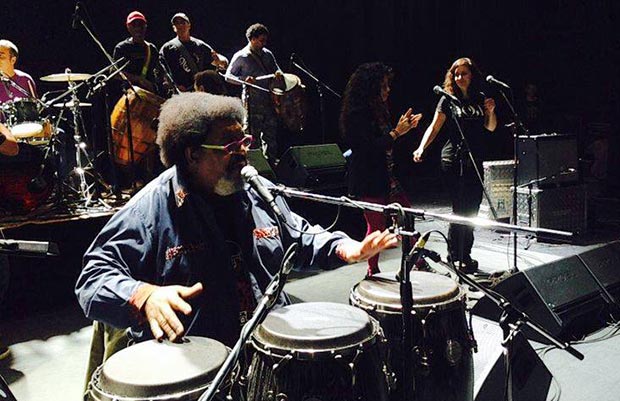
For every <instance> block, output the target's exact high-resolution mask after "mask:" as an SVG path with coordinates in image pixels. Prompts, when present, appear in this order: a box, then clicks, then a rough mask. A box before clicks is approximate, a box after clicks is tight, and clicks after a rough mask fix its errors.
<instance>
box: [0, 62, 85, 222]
mask: <svg viewBox="0 0 620 401" xmlns="http://www.w3.org/2000/svg"><path fill="white" fill-rule="evenodd" d="M90 78H91V75H90V74H75V73H71V72H70V71H69V70H67V71H66V72H65V73H60V74H52V75H47V76H44V77H42V78H41V81H44V82H50V83H66V84H68V85H69V91H68V92H66V93H64V94H63V95H62V96H61V97H59V98H56V99H53V100H51V101H49V102H45V101H44V100H42V99H45V96H43V98H42V99H37V98H33V97H32V96H31V95H30V92H29V91H25V90H24V88H18V89H19V91H20V92H22V93H24V94H28V95H29V97H26V98H16V99H15V100H12V101H9V102H6V103H4V104H3V105H2V108H1V113H2V115H3V120H4V121H5V123H6V125H7V127H8V128H9V130H10V131H11V133H12V134H13V136H14V137H15V138H16V139H17V140H18V142H19V143H20V152H19V154H18V155H17V156H16V157H5V156H3V157H2V158H1V163H2V164H3V165H4V168H3V172H2V175H3V177H2V180H1V181H0V193H2V194H3V195H4V196H2V202H1V203H2V204H1V206H2V207H3V208H4V209H6V210H7V211H8V212H11V213H15V214H22V213H29V212H32V211H33V210H35V209H37V208H38V207H40V206H41V205H42V204H43V202H45V201H46V200H47V199H48V198H49V196H50V195H51V194H52V192H53V191H54V189H57V192H58V193H60V192H61V190H62V189H64V188H65V187H66V186H68V181H65V182H60V180H63V179H66V178H67V177H65V176H64V174H62V173H60V170H61V169H62V168H61V167H60V164H61V163H62V164H63V168H64V167H66V166H64V164H65V163H66V162H67V157H68V155H67V154H66V153H64V152H62V151H61V149H60V148H61V147H62V146H63V145H64V144H65V142H66V141H67V138H64V137H62V138H61V132H62V130H61V129H59V124H60V122H61V121H63V120H64V117H63V115H64V113H65V112H66V110H70V111H71V112H72V114H73V116H74V131H75V135H74V139H75V141H76V145H75V148H76V159H77V160H78V161H79V162H78V163H77V166H76V167H75V169H74V171H75V172H77V173H78V174H80V175H81V182H82V184H81V185H82V189H83V188H84V185H87V184H85V182H86V181H85V179H84V177H83V171H85V169H86V168H87V166H88V164H90V162H89V161H88V162H86V160H83V157H82V154H84V155H85V156H86V157H88V155H87V154H86V150H85V149H86V145H85V144H84V143H83V141H82V139H81V134H80V130H81V128H80V127H81V126H83V123H82V120H81V113H80V108H81V107H88V106H90V104H88V103H80V102H79V101H78V100H77V95H76V89H75V88H76V86H77V85H76V82H81V81H86V80H88V79H90ZM12 85H17V84H15V83H12ZM67 94H71V95H72V97H73V99H72V101H70V102H60V103H59V102H58V101H59V100H61V99H62V98H64V97H65V96H66V95H67ZM56 111H59V113H58V114H57V115H56ZM78 123H79V124H78ZM80 124H81V125H80ZM61 154H62V155H61ZM56 183H57V184H58V185H56V187H57V188H54V187H55V184H56Z"/></svg>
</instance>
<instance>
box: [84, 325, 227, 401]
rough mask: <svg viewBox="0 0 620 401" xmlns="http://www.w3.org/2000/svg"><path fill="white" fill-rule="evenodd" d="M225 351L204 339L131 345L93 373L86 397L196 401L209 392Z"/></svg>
mask: <svg viewBox="0 0 620 401" xmlns="http://www.w3.org/2000/svg"><path fill="white" fill-rule="evenodd" d="M228 352H229V351H228V348H226V346H225V345H224V344H222V343H220V342H218V341H216V340H212V339H210V338H204V337H185V338H184V339H183V342H181V343H173V342H170V341H164V342H158V341H157V340H151V341H145V342H143V343H139V344H136V345H132V346H131V347H128V348H125V349H123V350H121V351H119V352H117V353H116V354H114V355H112V356H111V357H110V358H108V360H107V361H105V362H104V364H103V365H101V366H99V367H98V368H97V370H95V372H94V373H93V377H92V378H91V380H90V383H89V389H88V390H89V395H90V397H91V398H92V399H93V400H96V401H154V400H157V401H177V400H184V401H195V400H197V399H198V398H199V397H200V395H201V394H202V393H203V392H204V391H205V390H207V389H208V387H209V384H210V383H211V382H212V381H213V379H214V378H215V376H216V374H217V372H218V370H219V368H220V367H221V366H222V364H223V363H224V361H225V360H226V358H227V357H228ZM217 399H218V400H224V399H225V396H223V395H222V396H220V397H218V398H217Z"/></svg>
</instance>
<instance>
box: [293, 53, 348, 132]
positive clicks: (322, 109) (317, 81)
mask: <svg viewBox="0 0 620 401" xmlns="http://www.w3.org/2000/svg"><path fill="white" fill-rule="evenodd" d="M302 63H303V61H302ZM291 64H292V65H293V66H294V67H297V69H299V70H300V71H302V72H303V73H304V74H306V75H307V76H308V77H310V79H311V80H313V81H314V83H315V84H316V91H317V93H318V94H319V113H320V114H321V143H325V132H326V123H325V99H324V93H323V91H324V90H327V92H329V93H331V94H332V95H334V96H336V97H337V98H338V99H340V98H342V96H340V94H338V92H336V91H334V90H333V89H332V88H330V87H329V86H328V85H327V84H325V83H324V82H323V81H321V80H320V79H318V78H317V77H316V76H315V75H314V74H312V72H311V71H310V70H309V69H308V68H307V67H305V68H304V67H302V66H301V65H299V64H297V63H296V62H295V60H291ZM303 64H305V63H303Z"/></svg>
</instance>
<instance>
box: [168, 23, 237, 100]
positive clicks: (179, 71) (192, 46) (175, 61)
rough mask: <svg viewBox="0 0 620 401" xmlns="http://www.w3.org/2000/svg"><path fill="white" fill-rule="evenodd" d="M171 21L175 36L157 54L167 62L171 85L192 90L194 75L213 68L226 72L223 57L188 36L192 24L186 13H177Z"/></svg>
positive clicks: (200, 41)
mask: <svg viewBox="0 0 620 401" xmlns="http://www.w3.org/2000/svg"><path fill="white" fill-rule="evenodd" d="M171 22H172V29H173V30H174V32H175V33H176V34H177V36H176V38H174V39H172V40H169V41H168V42H166V43H164V45H163V46H162V47H161V49H160V50H159V52H160V54H161V55H162V56H163V57H164V59H165V60H166V63H168V66H169V67H170V72H171V74H172V79H173V80H174V84H175V85H176V86H177V88H179V90H181V91H182V92H186V91H191V90H192V88H193V86H194V76H195V75H196V74H197V73H199V72H201V71H204V70H209V69H216V68H217V69H221V70H226V67H227V66H228V59H226V57H224V56H222V55H221V54H219V53H218V52H216V51H215V50H213V48H212V47H211V46H209V45H208V44H206V43H205V42H204V41H202V40H200V39H197V38H194V37H192V36H191V34H190V29H191V27H192V24H191V22H190V21H189V17H188V16H187V15H186V14H184V13H176V14H175V15H174V16H173V17H172V20H171Z"/></svg>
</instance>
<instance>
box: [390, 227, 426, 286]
mask: <svg viewBox="0 0 620 401" xmlns="http://www.w3.org/2000/svg"><path fill="white" fill-rule="evenodd" d="M430 236H431V232H430V231H427V232H425V233H424V234H422V235H421V236H420V238H418V241H417V242H416V243H415V245H414V246H413V248H411V251H410V252H409V255H407V262H411V260H412V259H413V258H414V257H415V256H420V257H421V256H422V251H424V250H425V249H424V247H425V246H426V242H427V241H428V239H429V237H430ZM417 259H418V258H416V260H415V261H414V263H415V262H417ZM405 265H407V263H403V264H402V265H401V266H400V269H399V270H398V273H396V280H398V281H400V280H401V279H402V278H403V277H405V276H404V271H403V268H404V267H405Z"/></svg>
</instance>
